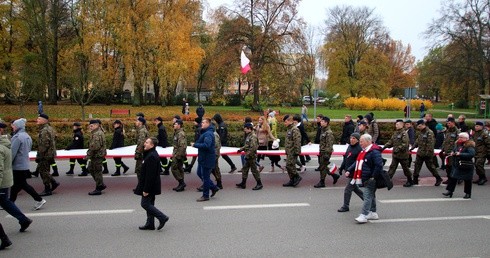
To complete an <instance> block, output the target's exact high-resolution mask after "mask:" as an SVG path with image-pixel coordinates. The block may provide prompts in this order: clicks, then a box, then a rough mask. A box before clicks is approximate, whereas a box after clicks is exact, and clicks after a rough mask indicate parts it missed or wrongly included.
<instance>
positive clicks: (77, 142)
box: [65, 122, 88, 175]
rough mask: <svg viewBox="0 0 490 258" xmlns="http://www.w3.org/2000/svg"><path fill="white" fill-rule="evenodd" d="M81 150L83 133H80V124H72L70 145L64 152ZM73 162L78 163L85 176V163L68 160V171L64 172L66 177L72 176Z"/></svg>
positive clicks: (79, 160) (81, 159)
mask: <svg viewBox="0 0 490 258" xmlns="http://www.w3.org/2000/svg"><path fill="white" fill-rule="evenodd" d="M78 149H83V132H82V124H80V123H79V122H75V123H73V140H72V141H71V143H70V145H68V146H67V147H66V149H65V150H78ZM75 161H78V164H80V167H81V168H82V173H84V174H87V173H88V172H87V162H86V161H85V160H83V158H80V159H70V170H69V171H68V172H66V174H67V175H73V169H74V168H75Z"/></svg>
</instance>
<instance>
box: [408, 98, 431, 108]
mask: <svg viewBox="0 0 490 258" xmlns="http://www.w3.org/2000/svg"><path fill="white" fill-rule="evenodd" d="M422 102H424V105H425V110H426V111H427V110H429V109H432V106H433V105H432V101H430V100H426V99H425V100H424V99H412V100H410V106H412V110H417V111H420V104H421V103H422Z"/></svg>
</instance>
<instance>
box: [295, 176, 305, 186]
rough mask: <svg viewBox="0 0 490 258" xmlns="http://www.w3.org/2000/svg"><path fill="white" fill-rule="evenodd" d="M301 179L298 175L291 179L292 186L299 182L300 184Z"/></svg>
mask: <svg viewBox="0 0 490 258" xmlns="http://www.w3.org/2000/svg"><path fill="white" fill-rule="evenodd" d="M302 179H303V178H302V177H301V176H300V175H296V176H295V177H294V178H293V186H297V185H298V184H299V182H301V180H302Z"/></svg>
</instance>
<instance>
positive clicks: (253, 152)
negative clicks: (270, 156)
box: [240, 132, 259, 159]
mask: <svg viewBox="0 0 490 258" xmlns="http://www.w3.org/2000/svg"><path fill="white" fill-rule="evenodd" d="M258 148H259V140H258V139H257V135H255V133H254V132H250V133H248V134H246V136H245V145H243V147H241V148H240V150H242V151H244V152H245V158H246V159H255V158H256V157H257V149H258Z"/></svg>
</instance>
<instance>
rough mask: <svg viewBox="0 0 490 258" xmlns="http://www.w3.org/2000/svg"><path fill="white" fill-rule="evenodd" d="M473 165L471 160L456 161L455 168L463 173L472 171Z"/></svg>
mask: <svg viewBox="0 0 490 258" xmlns="http://www.w3.org/2000/svg"><path fill="white" fill-rule="evenodd" d="M474 166H475V164H474V163H473V161H471V160H458V163H457V167H458V170H460V171H462V172H464V171H473V168H474Z"/></svg>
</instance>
